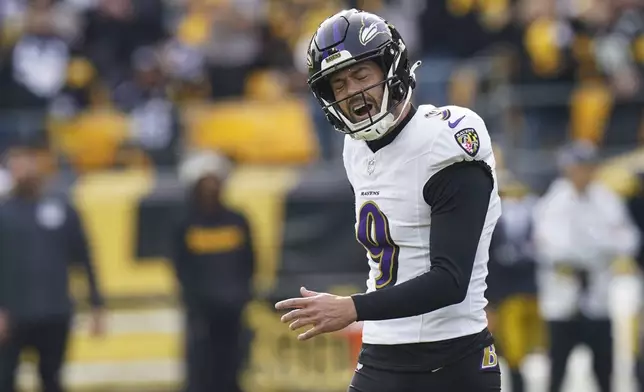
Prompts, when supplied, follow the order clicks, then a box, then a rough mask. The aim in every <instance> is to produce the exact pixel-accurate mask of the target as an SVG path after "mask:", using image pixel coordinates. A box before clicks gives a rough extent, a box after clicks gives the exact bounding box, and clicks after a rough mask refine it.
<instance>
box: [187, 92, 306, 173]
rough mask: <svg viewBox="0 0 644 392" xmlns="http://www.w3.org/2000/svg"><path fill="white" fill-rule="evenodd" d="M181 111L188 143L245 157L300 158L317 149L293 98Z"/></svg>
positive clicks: (303, 108) (302, 104)
mask: <svg viewBox="0 0 644 392" xmlns="http://www.w3.org/2000/svg"><path fill="white" fill-rule="evenodd" d="M184 116H185V121H184V123H185V124H186V126H187V136H188V144H189V145H191V146H192V147H196V148H202V149H218V150H220V151H222V152H225V153H227V154H230V155H231V156H233V157H235V158H236V159H239V160H240V161H243V162H246V163H283V164H293V163H305V162H310V161H311V160H312V159H314V158H315V156H316V153H317V147H316V139H315V137H314V135H313V130H312V123H311V119H310V116H309V112H308V108H307V105H306V103H305V102H301V101H299V100H297V99H279V100H272V101H268V102H267V101H229V102H222V103H218V104H214V105H205V106H202V107H195V106H192V107H190V108H189V109H187V110H186V112H184Z"/></svg>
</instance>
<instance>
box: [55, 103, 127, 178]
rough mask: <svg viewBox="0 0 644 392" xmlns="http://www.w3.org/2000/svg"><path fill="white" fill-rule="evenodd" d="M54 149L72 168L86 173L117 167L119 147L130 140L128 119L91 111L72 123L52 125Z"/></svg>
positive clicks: (116, 113)
mask: <svg viewBox="0 0 644 392" xmlns="http://www.w3.org/2000/svg"><path fill="white" fill-rule="evenodd" d="M49 134H50V135H49V136H50V140H51V141H52V147H53V148H54V149H56V150H58V151H59V152H60V153H62V155H63V156H65V157H66V158H67V159H68V160H69V162H70V163H71V164H72V166H73V167H74V168H75V169H77V170H79V171H81V172H86V171H90V170H95V169H102V168H106V167H109V166H111V165H112V164H113V163H114V160H115V156H116V152H117V151H118V149H119V146H120V145H121V144H122V142H123V141H124V140H125V139H126V138H127V135H128V121H127V117H126V116H124V115H122V114H120V113H118V112H115V111H90V112H86V113H82V114H80V115H79V116H77V117H75V118H73V119H71V120H52V121H50V123H49Z"/></svg>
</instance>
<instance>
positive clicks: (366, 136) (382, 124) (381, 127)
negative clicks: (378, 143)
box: [350, 61, 422, 141]
mask: <svg viewBox="0 0 644 392" xmlns="http://www.w3.org/2000/svg"><path fill="white" fill-rule="evenodd" d="M421 64H422V62H421V61H416V62H415V63H414V65H412V66H411V68H410V69H409V78H410V79H411V80H410V83H409V88H408V90H407V96H406V97H405V101H404V102H403V104H402V108H401V110H400V113H398V115H397V116H396V117H394V116H393V114H390V115H388V116H386V117H385V118H383V119H382V120H380V121H378V123H377V124H375V126H374V128H373V129H372V131H371V132H368V133H362V132H357V133H353V134H351V135H350V136H351V138H353V139H356V140H365V141H374V140H378V139H380V138H381V137H383V136H385V135H386V134H387V133H388V132H389V131H391V130H392V129H393V127H394V126H395V125H396V124H397V123H398V121H399V120H400V118H401V116H402V114H403V113H404V112H405V110H406V109H407V106H408V105H409V102H410V101H411V96H412V92H413V89H414V88H413V87H412V86H413V85H414V84H415V83H416V74H415V71H416V68H418V67H419V66H420V65H421Z"/></svg>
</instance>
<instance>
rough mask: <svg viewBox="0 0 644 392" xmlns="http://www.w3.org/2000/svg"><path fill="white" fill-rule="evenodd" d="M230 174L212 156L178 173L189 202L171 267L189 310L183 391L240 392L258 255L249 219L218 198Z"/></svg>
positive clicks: (195, 158)
mask: <svg viewBox="0 0 644 392" xmlns="http://www.w3.org/2000/svg"><path fill="white" fill-rule="evenodd" d="M231 169H232V164H231V162H230V161H229V160H228V159H227V158H226V157H224V156H222V155H220V154H218V153H215V152H198V153H195V154H194V155H191V156H189V157H188V158H187V159H186V160H185V162H183V164H182V165H181V167H180V172H179V175H180V179H181V180H182V182H183V183H184V184H185V185H186V187H187V190H188V192H189V196H188V205H187V210H186V214H185V217H184V218H183V219H182V220H181V222H180V223H179V224H178V225H177V227H176V229H175V234H174V256H173V263H174V269H175V272H176V275H177V279H178V281H179V285H180V287H181V294H182V299H183V303H184V306H185V309H186V321H187V322H186V341H185V344H186V347H185V355H186V365H187V379H186V385H185V390H186V392H201V391H203V392H211V391H222V392H239V391H241V389H240V387H239V385H238V374H239V371H240V368H241V366H242V362H243V355H244V353H243V352H242V351H243V349H242V344H241V341H242V338H243V336H242V327H243V326H242V312H243V309H244V308H245V306H246V304H247V303H248V301H249V300H250V299H251V297H252V277H253V271H254V264H255V257H254V253H253V245H252V240H251V238H252V237H251V230H250V227H249V224H248V221H247V220H246V218H245V217H244V216H242V215H241V214H239V213H237V212H235V211H233V210H231V209H229V208H228V207H226V206H225V205H224V203H223V202H222V200H221V192H222V188H223V186H224V183H225V181H226V179H227V178H228V176H229V174H230V171H231Z"/></svg>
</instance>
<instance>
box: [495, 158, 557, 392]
mask: <svg viewBox="0 0 644 392" xmlns="http://www.w3.org/2000/svg"><path fill="white" fill-rule="evenodd" d="M495 155H496V153H495ZM499 195H500V196H501V205H502V209H503V214H502V215H501V218H500V219H499V222H498V223H497V225H496V228H495V231H494V235H493V236H492V243H491V245H490V261H489V263H488V271H489V272H488V278H487V283H488V289H487V291H486V296H487V298H488V300H489V301H490V304H489V305H488V308H487V313H488V319H489V320H490V325H491V331H492V333H493V334H494V336H495V339H496V342H497V343H498V350H499V354H500V356H501V357H503V358H504V359H505V361H506V363H507V365H508V367H509V374H510V384H511V386H512V392H524V391H525V390H526V389H525V385H524V384H525V382H524V377H523V375H522V374H521V365H522V364H523V361H524V360H525V358H526V356H527V355H528V354H529V353H530V352H531V351H532V350H534V349H536V348H539V347H541V346H542V345H543V338H544V336H543V332H544V328H543V326H542V325H541V320H540V315H539V308H538V305H537V283H536V262H535V255H534V244H533V241H532V230H533V227H532V226H533V225H532V214H533V210H534V206H535V204H536V201H537V198H536V196H535V195H533V194H532V193H531V192H530V190H529V189H528V188H527V187H526V186H525V185H524V184H522V183H521V182H519V181H518V180H517V179H515V178H514V177H513V175H512V174H511V173H509V172H508V171H507V170H501V171H499Z"/></svg>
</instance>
